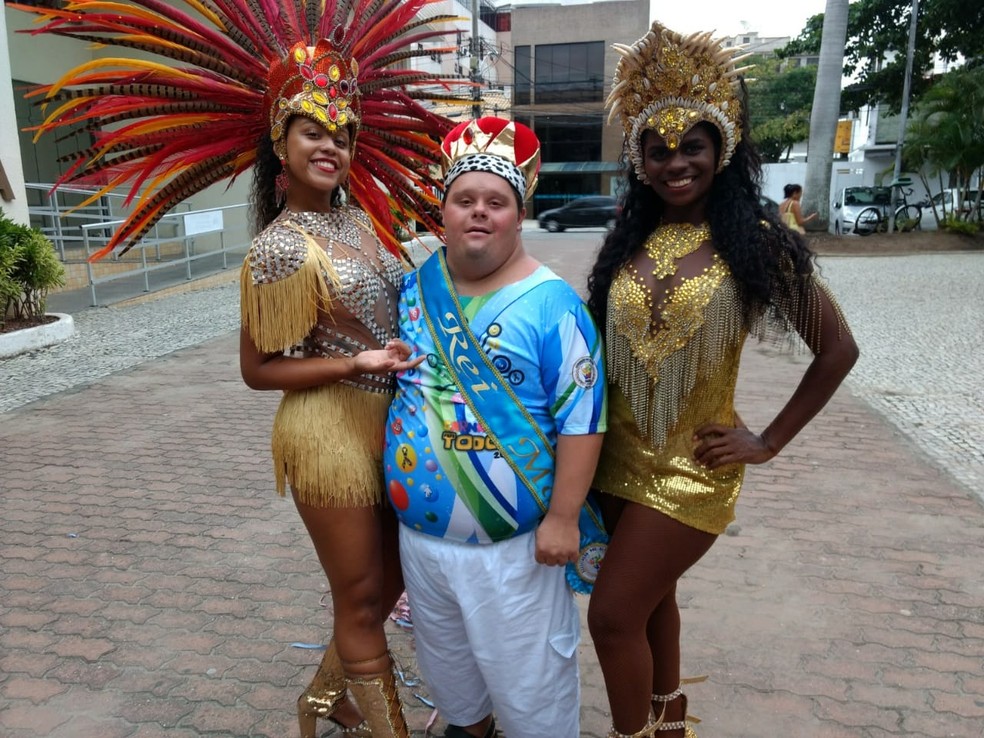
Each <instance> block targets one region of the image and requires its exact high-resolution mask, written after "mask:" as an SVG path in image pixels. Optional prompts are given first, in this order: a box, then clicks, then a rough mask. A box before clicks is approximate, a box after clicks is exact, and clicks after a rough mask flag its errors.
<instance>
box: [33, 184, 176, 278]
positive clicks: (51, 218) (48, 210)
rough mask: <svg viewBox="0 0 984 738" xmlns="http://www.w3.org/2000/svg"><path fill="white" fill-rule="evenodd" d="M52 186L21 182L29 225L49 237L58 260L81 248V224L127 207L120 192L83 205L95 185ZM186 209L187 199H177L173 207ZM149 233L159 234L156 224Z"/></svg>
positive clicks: (122, 212) (120, 213)
mask: <svg viewBox="0 0 984 738" xmlns="http://www.w3.org/2000/svg"><path fill="white" fill-rule="evenodd" d="M53 186H54V185H52V184H45V183H43V182H42V183H39V182H28V183H26V184H25V185H24V187H25V189H27V190H28V193H27V197H28V202H29V204H28V214H29V216H30V219H31V225H34V226H37V227H38V228H40V229H41V232H42V233H44V235H45V236H47V237H48V238H49V239H50V240H51V242H52V243H53V244H54V246H55V250H56V251H57V252H58V256H59V258H60V259H61V260H62V261H65V260H66V253H65V252H66V249H72V248H79V249H81V248H82V247H83V246H84V234H83V227H84V226H86V225H88V224H92V223H105V222H107V221H109V222H112V221H114V220H116V219H123V218H125V213H126V210H127V207H126V205H125V204H124V203H125V201H126V195H124V194H121V193H117V192H108V193H105V194H103V195H100V196H99V198H98V199H97V200H95V201H94V202H92V203H90V204H88V205H85V206H84V207H83V206H81V203H83V202H85V201H86V200H88V199H89V198H91V197H92V196H93V195H95V194H96V193H97V192H99V190H98V189H95V188H86V187H69V186H64V185H62V186H60V187H59V188H58V189H57V190H55V191H52V189H51V188H52V187H53ZM31 201H39V202H40V203H41V204H30V203H31ZM190 209H191V207H190V206H189V205H188V203H180V204H178V205H177V206H175V209H174V210H175V211H176V212H182V211H189V210H190ZM107 237H108V236H107ZM150 237H151V238H157V237H160V234H159V232H158V231H157V229H156V228H155V229H154V232H153V233H152V234H151V235H150Z"/></svg>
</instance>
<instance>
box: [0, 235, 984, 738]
mask: <svg viewBox="0 0 984 738" xmlns="http://www.w3.org/2000/svg"><path fill="white" fill-rule="evenodd" d="M948 256H952V255H948ZM973 256H976V255H973ZM572 260H573V261H572ZM563 261H565V262H568V263H570V264H572V265H578V264H583V258H582V259H575V252H570V253H568V254H566V256H565V258H564V259H563ZM890 261H893V260H888V259H885V260H882V259H879V260H874V259H870V260H859V259H851V260H843V261H837V264H836V265H835V264H834V261H831V265H830V267H829V275H828V276H830V277H831V279H832V281H833V282H834V286H835V289H837V290H838V292H839V293H840V294H841V296H842V301H843V302H844V304H845V308H846V309H847V312H848V314H849V316H850V317H851V319H852V322H853V324H854V325H855V331H856V332H857V333H858V336H859V343H860V344H861V346H862V351H863V359H862V363H861V364H860V365H859V372H858V375H857V381H856V382H855V381H852V384H851V386H850V387H849V388H847V389H845V390H842V391H841V392H840V393H838V395H837V396H836V397H835V399H834V401H833V402H832V403H831V405H830V406H829V407H828V409H827V410H826V411H825V412H824V413H823V414H822V415H821V416H820V417H819V418H818V419H817V420H816V421H815V422H814V423H813V424H811V425H810V426H809V427H808V428H807V429H806V430H805V431H804V432H803V433H802V434H801V436H800V437H799V438H798V439H796V441H794V443H793V444H791V445H790V447H789V448H787V449H786V451H785V452H784V453H783V455H781V456H780V457H779V458H777V459H776V460H774V461H773V462H772V463H770V464H768V465H765V466H764V467H760V468H754V469H751V470H750V471H749V474H748V481H747V485H746V489H745V492H744V493H743V497H742V499H741V501H740V503H739V507H738V524H737V525H736V526H735V527H733V529H732V531H731V533H732V535H728V536H723V537H722V538H721V539H720V541H719V542H718V543H717V544H716V545H715V546H714V548H713V549H712V550H711V552H710V553H709V554H708V555H707V556H706V557H705V558H704V559H703V560H702V561H701V562H700V563H699V564H698V566H697V567H695V568H694V570H693V571H692V572H691V573H690V574H688V575H687V576H686V577H685V579H684V580H683V582H682V583H681V585H680V599H681V602H682V604H683V607H684V609H683V628H684V638H683V643H684V654H683V658H684V669H685V671H686V672H687V673H690V674H697V673H706V674H708V675H709V679H708V681H707V682H705V683H703V684H700V685H696V686H694V687H692V688H690V690H689V694H690V698H691V709H692V710H693V712H695V713H696V714H697V715H699V716H700V717H701V718H703V723H702V724H701V725H699V726H698V732H699V734H700V736H701V738H751V737H756V738H757V737H763V738H764V737H766V736H769V737H771V736H793V737H796V738H800V737H802V738H834V737H840V736H845V737H846V736H865V737H868V736H870V737H872V738H884V737H886V736H909V737H914V738H920V737H931V738H942V737H943V736H956V737H959V738H976V737H977V736H982V735H984V579H982V577H981V574H980V566H981V565H980V561H981V554H982V540H984V526H982V509H981V502H980V500H979V499H978V498H977V497H976V496H975V495H974V494H973V493H972V492H971V491H970V489H969V487H968V485H967V483H966V482H961V481H960V480H959V479H958V477H955V476H952V475H951V473H950V472H951V470H952V469H953V465H952V464H950V463H945V464H944V465H941V464H940V460H941V459H943V460H944V461H946V462H949V461H950V460H951V458H955V457H956V456H959V455H960V454H962V453H965V449H963V448H961V447H958V448H956V449H955V450H954V451H952V452H951V456H949V457H948V456H945V455H942V456H941V455H940V454H941V453H943V452H938V451H936V450H934V449H936V448H944V447H946V440H947V439H946V437H943V438H942V441H941V442H940V444H939V445H932V446H927V445H926V444H923V443H921V445H917V443H915V442H914V441H913V440H912V438H911V437H910V436H909V435H908V434H907V433H906V432H903V430H902V429H904V427H905V424H906V423H908V422H911V421H910V420H909V419H908V416H905V413H899V414H898V415H901V416H903V417H902V418H901V420H900V418H899V417H897V416H893V414H892V413H893V411H892V407H893V406H897V407H900V406H899V405H897V404H896V405H893V403H886V404H885V407H884V408H879V409H878V410H872V408H871V405H869V402H877V401H878V400H877V395H878V394H879V393H878V391H877V387H878V386H879V382H881V383H882V385H884V386H888V385H887V380H886V377H885V376H882V377H879V376H877V373H876V374H874V375H872V377H873V378H869V374H868V370H867V369H864V361H866V360H869V359H868V357H874V356H878V355H880V352H881V351H882V349H878V350H875V348H874V347H875V343H876V342H878V341H884V343H885V352H886V353H887V354H893V355H897V354H898V353H900V352H901V353H905V354H906V355H907V356H909V357H910V363H915V362H923V363H925V364H926V365H927V366H931V367H935V366H937V365H938V364H937V363H934V349H933V347H932V344H930V343H928V342H926V341H925V340H924V339H925V336H922V335H917V336H914V338H913V340H912V341H908V342H907V341H905V340H902V339H900V338H899V336H898V335H897V334H898V332H899V326H900V325H901V326H902V328H903V329H904V330H902V333H903V334H904V335H912V334H919V333H920V331H919V330H915V327H918V326H919V325H923V323H916V322H914V321H916V320H917V319H918V315H920V314H921V315H923V316H925V315H927V314H930V313H931V312H932V311H933V310H937V309H938V310H941V311H947V312H946V314H947V315H948V316H950V318H949V319H952V320H954V321H959V319H960V316H961V315H963V314H962V313H959V311H957V312H950V311H951V308H950V307H940V303H941V302H942V301H944V300H948V299H949V300H958V299H964V298H966V299H968V300H973V299H977V298H975V295H976V296H978V297H979V294H980V293H979V291H978V292H976V293H975V292H971V293H969V294H968V293H967V292H963V293H960V292H958V290H957V289H955V288H953V287H952V286H951V285H953V284H954V282H953V281H946V280H943V279H942V278H939V277H940V275H939V274H937V273H936V272H933V271H930V272H929V273H928V277H929V278H928V279H927V280H925V282H919V283H917V282H915V281H907V282H905V284H898V285H895V286H893V285H892V284H884V285H883V286H882V288H881V289H883V290H886V291H889V292H890V291H891V290H893V289H897V290H899V291H904V292H905V293H906V294H908V295H910V296H912V295H920V296H921V297H920V299H922V300H924V301H925V308H924V310H922V311H919V310H916V311H914V313H913V314H915V315H917V317H916V318H913V317H912V316H909V315H907V314H906V315H902V314H900V313H899V308H898V306H897V305H893V306H892V307H891V308H890V309H888V310H887V311H885V314H884V315H883V316H882V317H878V315H879V314H880V313H881V312H882V309H881V308H880V307H878V308H874V307H873V306H874V305H875V304H876V303H878V301H879V300H881V299H883V298H882V296H881V295H879V297H878V298H877V300H876V299H875V298H874V297H872V298H871V299H870V300H868V298H867V295H865V294H862V290H864V289H869V288H870V284H871V283H872V282H874V281H876V280H875V278H874V275H875V274H877V275H879V278H882V277H884V278H885V279H886V280H887V279H889V278H890V277H891V275H896V276H898V275H900V274H902V273H905V274H906V275H909V276H910V277H911V276H912V274H913V273H918V272H920V270H926V269H930V266H928V265H927V264H926V263H923V262H917V263H913V264H912V265H911V266H909V267H905V268H903V267H901V266H900V267H899V269H900V270H901V271H900V272H898V273H897V272H896V271H895V267H894V266H885V264H886V263H888V262H890ZM849 262H864V264H858V265H854V264H851V263H849ZM869 263H870V265H871V266H870V267H868V266H867V265H868V264H869ZM949 263H950V265H951V267H953V269H952V271H951V272H948V273H949V274H950V276H952V277H953V278H954V279H955V280H957V281H956V284H957V285H958V288H962V287H963V286H964V285H965V282H964V280H965V279H966V273H967V272H969V271H970V270H974V269H976V270H977V272H976V273H978V274H979V270H980V266H979V265H980V264H981V263H982V262H981V261H980V257H979V256H978V257H977V260H976V261H969V262H962V261H961V262H959V263H958V262H957V261H953V262H949ZM876 265H878V266H877V271H875V269H876ZM573 268H574V266H572V269H573ZM970 273H971V274H973V273H974V272H972V271H970ZM886 275H888V276H886ZM565 276H568V277H569V278H570V275H569V274H565ZM572 281H575V280H574V279H572ZM971 281H972V280H971ZM977 283H978V284H979V279H978V280H977ZM840 285H844V289H841V286H840ZM920 290H921V291H920ZM953 310H956V308H954V309H953ZM235 313H236V295H235V291H234V288H233V287H231V286H230V287H226V288H219V289H214V290H209V291H207V292H202V293H197V294H190V295H182V296H180V297H175V298H168V299H167V300H161V301H157V302H154V303H148V304H147V305H146V306H137V307H133V308H125V309H118V310H112V309H109V310H106V309H103V310H96V311H93V314H92V315H91V316H90V315H89V313H88V312H86V313H82V314H79V315H77V316H76V321H77V322H78V323H79V325H80V331H82V335H83V336H85V340H84V341H83V340H77V341H75V343H74V344H72V343H71V342H70V345H63V346H60V347H55V348H53V349H50V350H47V351H44V352H38V353H37V354H34V355H32V356H31V357H18V358H16V359H11V360H7V361H2V362H0V402H3V403H4V404H3V405H2V406H0V502H2V509H3V515H2V516H0V735H2V736H4V738H26V737H27V736H54V737H63V736H64V737H67V738H86V737H88V736H93V737H96V736H98V737H99V738H114V737H115V736H119V737H120V738H132V737H137V736H139V737H141V738H144V737H146V736H168V737H169V738H170V737H171V736H175V737H177V738H183V737H185V736H188V737H190V736H206V735H210V736H211V735H214V736H276V737H278V738H284V737H286V736H292V735H296V725H295V723H294V717H293V704H294V700H295V699H296V697H297V694H298V693H299V692H300V691H301V690H302V689H303V687H304V685H305V684H306V683H307V681H308V679H309V678H310V676H311V675H312V673H313V669H314V665H315V664H316V663H317V661H318V659H319V655H318V654H317V653H316V652H313V651H311V650H308V649H304V648H299V647H295V646H294V645H292V644H295V643H318V642H322V641H323V639H324V638H325V636H326V633H327V632H328V631H329V630H330V628H331V612H330V610H329V609H328V608H326V607H325V606H324V604H323V601H324V599H325V598H324V595H325V592H326V584H325V582H324V578H323V575H321V573H320V569H319V567H318V563H317V560H316V558H315V556H314V553H313V550H312V548H311V545H310V542H309V541H308V539H307V537H306V535H305V534H304V531H303V529H302V526H301V525H300V522H299V519H298V518H297V515H296V513H295V512H294V510H293V506H292V505H291V504H290V503H289V502H288V501H285V500H282V499H280V498H278V497H277V496H276V495H275V494H274V493H273V491H272V479H271V476H272V475H271V473H270V468H269V454H268V450H267V443H268V431H269V424H270V422H271V417H272V413H273V408H274V406H275V405H276V402H277V397H276V395H275V393H257V392H252V391H250V390H248V389H247V388H246V387H245V386H244V385H243V384H242V382H241V380H240V378H239V375H238V368H237V363H236V362H237V359H236V349H237V337H236V335H235V333H234V332H230V331H231V330H234V327H235V321H236V317H235ZM976 315H980V311H979V310H977V312H976ZM100 320H103V321H111V323H109V324H107V323H100V322H99V321H100ZM89 321H91V323H90V322H89ZM945 325H947V326H949V328H950V329H952V333H953V334H957V333H960V332H961V331H963V332H965V333H966V332H970V333H971V334H976V333H978V332H979V327H978V328H976V329H975V328H974V327H973V325H974V324H973V323H971V324H969V325H968V324H966V322H965V323H964V324H963V325H961V324H960V323H959V322H958V323H956V324H955V325H949V324H945ZM978 326H979V323H978ZM186 329H187V331H188V333H189V335H185V330H186ZM885 330H890V331H895V333H896V335H895V337H894V338H892V337H891V336H888V335H885V336H884V337H883V338H879V336H882V331H885ZM209 331H214V334H212V333H209ZM100 336H104V338H102V337H100ZM114 336H121V337H122V338H120V339H117V340H114V338H113V337H114ZM211 336H214V337H211ZM943 338H944V341H943V346H942V348H940V349H937V350H936V352H935V353H936V354H937V355H939V356H944V354H943V352H944V351H949V350H958V349H959V351H964V350H970V351H973V350H978V351H979V347H978V348H977V349H974V347H973V344H974V341H972V340H970V339H969V338H968V337H967V336H963V337H960V336H958V335H947V336H944V337H943ZM73 340H75V339H73ZM93 347H98V348H93ZM912 347H916V348H912ZM915 350H918V351H919V352H921V353H918V354H913V353H911V352H912V351H915ZM90 351H91V352H94V353H91V354H90V353H89V352H90ZM959 351H958V353H959ZM804 361H805V359H803V358H802V357H800V358H793V359H790V358H788V357H781V356H780V357H775V356H769V355H768V354H767V353H766V352H765V351H764V350H763V349H762V348H760V347H757V346H753V347H750V348H749V349H748V350H747V351H746V356H745V363H744V366H743V371H742V381H741V387H740V395H739V406H740V408H741V411H742V414H743V416H744V417H745V418H746V420H747V421H748V422H749V424H750V425H752V426H753V427H756V426H759V425H761V424H762V423H764V422H767V420H768V419H769V418H770V417H771V415H772V413H774V412H775V410H776V409H777V408H778V406H779V405H780V404H781V402H783V401H784V399H785V397H787V396H788V395H789V393H790V392H791V391H792V388H793V386H794V385H795V383H796V381H797V380H798V377H799V375H800V373H801V372H802V369H803V362H804ZM942 361H943V366H945V367H960V366H962V365H961V364H960V363H959V361H961V360H958V359H953V358H951V357H949V356H944V358H943V360H942ZM905 364H906V360H905V359H897V360H896V363H893V364H892V365H891V366H892V369H891V375H892V376H897V368H896V367H897V366H899V365H905ZM978 366H980V365H979V364H978ZM100 367H101V368H100ZM933 371H936V370H935V369H934V370H933ZM898 376H900V375H898ZM936 376H940V377H941V379H940V381H938V382H936V381H934V380H932V379H928V380H926V382H925V383H924V385H922V389H923V391H928V390H930V389H933V388H934V387H935V388H936V390H937V391H936V396H937V397H938V399H939V402H940V403H942V404H944V405H946V404H947V403H950V402H952V400H953V398H952V397H951V394H952V393H951V390H953V389H954V384H953V383H952V382H950V377H949V375H948V374H947V373H946V372H945V371H944V372H943V373H942V374H937V375H936ZM25 384H26V385H30V386H31V387H33V388H34V389H32V390H31V392H32V393H33V394H31V393H28V394H23V393H24V392H25V390H24V388H23V386H24V385H25ZM893 386H894V385H893ZM979 386H980V384H979V383H978V385H977V387H979ZM971 389H972V388H971ZM61 390H70V391H61ZM961 391H962V390H961ZM978 392H979V390H978ZM15 393H19V394H16V395H15ZM53 393H54V394H53ZM917 394H918V393H916V392H912V393H911V394H910V397H916V396H917ZM12 398H13V399H12ZM977 399H979V395H978V396H977ZM958 401H959V402H961V403H965V404H970V403H972V402H974V401H975V399H974V397H973V392H972V391H971V393H970V394H969V395H960V396H959V398H958ZM920 402H921V401H920ZM923 404H932V403H930V402H928V401H927V402H926V403H923ZM932 412H934V413H935V412H936V411H935V410H933V411H932ZM919 417H922V416H919ZM932 417H933V418H934V420H933V422H934V423H938V424H940V425H943V424H944V422H943V421H945V420H946V418H945V417H939V418H937V417H936V415H933V416H932ZM971 420H972V419H971ZM923 422H925V420H923ZM976 422H977V423H980V422H981V421H980V416H979V415H978V417H977V421H976ZM971 430H973V427H972V424H971V425H969V426H968V428H967V429H966V432H968V433H969V431H971ZM914 432H916V433H918V427H917V428H916V429H915V431H914ZM944 436H945V434H944ZM977 437H979V436H977ZM973 450H977V451H979V445H977V446H974V449H973ZM971 471H972V472H973V473H979V466H978V467H977V469H976V470H975V469H973V468H972V469H971ZM581 604H582V606H583V605H584V604H586V600H582V603H581ZM582 609H583V607H582ZM391 642H392V644H393V647H394V649H395V651H396V653H397V655H398V657H399V659H400V662H401V664H402V665H403V668H404V673H405V674H406V675H407V681H408V683H409V684H408V685H406V686H404V688H403V696H404V699H405V701H406V704H407V707H408V713H409V717H410V720H411V723H412V725H413V727H414V728H415V735H423V728H424V726H425V724H426V723H427V721H428V719H429V718H430V715H431V710H430V708H429V707H427V706H426V704H425V703H424V702H423V701H422V700H421V699H420V698H419V697H417V696H415V695H420V697H422V698H423V699H426V698H427V692H426V687H425V685H422V684H417V683H416V680H415V677H414V670H415V663H414V659H413V642H412V636H411V635H410V634H409V633H407V632H406V631H403V630H401V629H399V628H397V627H395V626H394V627H392V628H391ZM581 659H582V672H583V684H584V693H583V708H582V726H583V730H582V735H584V736H590V737H592V738H600V737H601V736H603V735H604V734H605V731H606V729H607V725H608V716H607V712H606V701H605V695H604V689H603V686H602V680H601V676H600V672H599V670H598V667H597V662H596V660H595V658H594V654H593V650H592V647H591V644H590V641H589V638H588V634H587V630H586V629H585V630H584V642H583V643H582V647H581ZM411 685H412V686H411ZM441 725H442V724H441V723H440V721H438V723H437V727H438V728H440V727H441Z"/></svg>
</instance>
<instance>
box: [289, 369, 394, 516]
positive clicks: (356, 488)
mask: <svg viewBox="0 0 984 738" xmlns="http://www.w3.org/2000/svg"><path fill="white" fill-rule="evenodd" d="M391 400H392V397H391V396H390V395H388V394H381V393H376V392H364V391H362V390H357V389H355V388H353V387H348V386H346V385H343V384H331V385H326V386H324V387H315V388H312V389H307V390H297V391H292V392H285V393H284V396H283V399H282V400H281V401H280V407H279V408H278V410H277V415H276V417H275V418H274V421H273V439H272V444H271V445H272V451H273V467H274V474H275V475H276V479H277V492H278V493H280V495H284V494H285V492H286V489H287V485H288V484H289V485H290V487H291V489H292V490H294V492H296V493H297V498H298V499H299V500H300V501H301V502H302V503H304V504H305V505H311V506H314V507H365V506H367V505H375V504H377V503H379V502H380V501H382V498H383V461H382V457H383V443H384V440H385V435H386V414H387V412H388V410H389V405H390V401H391Z"/></svg>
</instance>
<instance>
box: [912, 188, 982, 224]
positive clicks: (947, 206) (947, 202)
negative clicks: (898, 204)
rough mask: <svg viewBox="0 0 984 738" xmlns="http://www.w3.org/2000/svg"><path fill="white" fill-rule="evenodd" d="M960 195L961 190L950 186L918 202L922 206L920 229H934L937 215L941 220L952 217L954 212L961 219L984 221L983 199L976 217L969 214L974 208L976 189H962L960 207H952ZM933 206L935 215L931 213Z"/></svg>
mask: <svg viewBox="0 0 984 738" xmlns="http://www.w3.org/2000/svg"><path fill="white" fill-rule="evenodd" d="M960 195H961V190H959V189H958V188H956V187H951V188H948V189H945V190H943V191H942V192H937V193H936V194H935V195H933V199H932V200H926V201H925V202H921V203H919V206H920V207H921V208H922V222H921V227H922V229H923V230H924V231H927V230H934V229H935V228H936V218H937V217H938V218H939V219H940V220H941V221H942V220H944V219H945V218H950V217H953V215H955V214H959V216H960V218H961V220H976V221H978V222H981V221H984V200H982V201H981V205H980V208H979V209H978V211H977V217H976V218H975V217H973V216H971V215H970V213H971V212H972V211H973V209H974V204H975V203H976V202H977V190H963V203H962V204H961V206H960V208H958V209H954V203H955V202H956V201H957V200H958V199H959V198H960ZM934 206H935V207H936V216H934V215H933V207H934Z"/></svg>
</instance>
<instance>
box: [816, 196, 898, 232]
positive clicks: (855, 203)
mask: <svg viewBox="0 0 984 738" xmlns="http://www.w3.org/2000/svg"><path fill="white" fill-rule="evenodd" d="M891 205H892V190H891V188H889V187H845V188H844V189H843V190H841V192H840V194H839V195H838V196H837V199H835V200H834V202H833V203H831V206H830V223H832V224H833V227H834V233H836V234H837V235H838V236H840V235H843V234H847V233H853V232H854V222H855V221H856V220H857V219H858V214H859V213H860V212H861V211H862V210H864V209H866V208H870V207H876V208H878V211H879V212H880V213H881V214H882V217H884V216H886V215H887V214H888V211H889V208H891Z"/></svg>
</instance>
